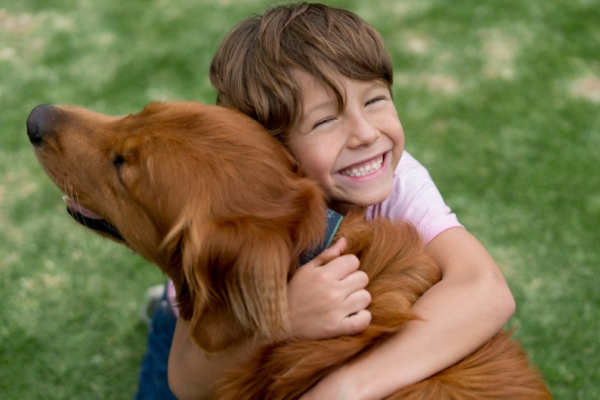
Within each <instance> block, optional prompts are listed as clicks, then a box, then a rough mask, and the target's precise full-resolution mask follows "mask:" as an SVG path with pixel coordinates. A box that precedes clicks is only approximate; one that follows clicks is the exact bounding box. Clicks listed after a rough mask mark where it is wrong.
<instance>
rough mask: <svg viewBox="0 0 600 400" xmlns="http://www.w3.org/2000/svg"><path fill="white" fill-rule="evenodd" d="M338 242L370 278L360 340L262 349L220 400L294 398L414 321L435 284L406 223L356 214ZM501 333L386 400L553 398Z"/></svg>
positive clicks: (435, 272)
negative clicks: (367, 318) (415, 309)
mask: <svg viewBox="0 0 600 400" xmlns="http://www.w3.org/2000/svg"><path fill="white" fill-rule="evenodd" d="M338 236H339V237H344V238H346V239H347V240H348V252H349V253H352V254H356V255H357V256H358V257H359V258H360V261H361V269H362V270H363V271H365V272H366V273H367V274H368V275H369V285H368V287H367V289H368V290H369V292H370V293H371V296H372V302H371V305H370V306H369V311H370V312H371V314H372V317H373V319H372V322H371V325H370V326H369V327H368V328H367V329H366V330H365V331H363V332H362V333H360V334H358V335H354V336H344V337H341V338H334V339H328V340H313V341H307V340H304V341H303V340H289V341H285V342H282V343H277V344H275V345H272V346H270V347H267V348H265V349H264V351H263V352H262V354H261V355H260V356H259V357H257V358H256V359H253V360H251V361H250V362H249V363H248V364H246V365H243V366H241V367H240V368H238V369H237V370H235V371H232V373H231V374H230V375H229V376H228V378H226V379H225V380H224V381H222V382H219V383H218V384H217V396H216V398H218V399H223V400H225V399H227V400H233V399H259V398H260V399H269V400H283V399H296V398H299V397H300V396H301V395H302V394H303V393H304V392H305V391H307V390H308V389H309V388H311V387H312V386H313V385H314V384H316V383H317V382H318V381H319V380H320V379H322V378H324V377H325V376H326V375H328V374H329V373H331V372H333V371H335V370H336V369H337V368H339V367H341V366H342V365H343V364H345V363H348V362H351V361H352V360H353V359H354V358H356V357H357V356H359V355H360V354H362V353H365V352H368V351H369V350H371V349H372V348H373V347H375V346H377V345H378V344H379V343H381V342H382V341H383V340H385V339H387V338H389V337H390V336H392V335H393V334H395V333H397V332H398V331H400V329H401V328H402V324H403V323H404V322H407V321H410V320H413V319H416V318H418V316H417V315H414V314H413V313H412V311H411V307H412V305H413V303H414V302H415V301H416V300H417V299H418V298H419V297H420V296H421V295H422V294H423V293H424V292H425V291H426V290H427V289H429V288H430V287H431V286H432V285H434V284H435V283H437V282H438V281H439V279H440V272H439V269H438V267H437V265H436V264H435V263H434V261H433V260H432V259H431V258H430V257H429V256H427V254H426V253H425V252H424V251H423V245H422V242H421V239H420V237H419V235H418V233H417V231H416V229H415V228H414V227H413V226H411V225H410V224H408V223H400V222H394V221H389V220H386V219H377V220H375V221H372V222H369V221H365V220H364V219H363V218H362V216H361V215H360V214H354V215H350V216H348V217H346V219H345V221H344V222H343V223H342V226H341V227H340V231H339V233H338ZM510 335H511V333H510V332H500V333H498V334H497V335H496V336H495V337H494V338H492V339H491V340H490V341H489V342H488V343H486V345H484V346H483V347H482V348H480V349H479V350H478V351H477V352H475V353H474V354H472V355H471V356H469V357H467V358H466V359H464V360H463V361H461V362H459V363H458V364H456V365H454V366H452V367H450V368H448V369H446V370H444V371H442V372H440V373H438V374H436V375H434V376H433V377H431V378H429V379H427V380H424V381H422V382H419V383H416V384H413V385H410V386H409V387H406V388H404V389H402V390H400V391H399V392H397V393H395V394H394V395H392V396H390V397H389V399H398V400H399V399H408V400H439V399H458V400H460V399H465V400H467V399H488V400H492V399H495V400H497V399H505V400H519V399H520V400H526V399H527V400H544V399H551V395H550V393H549V392H548V390H547V389H546V387H545V385H544V383H543V381H542V379H541V376H540V374H539V373H538V372H537V370H536V369H535V368H534V367H533V366H531V365H530V364H529V362H528V358H527V355H526V353H525V352H524V351H523V350H522V349H521V348H520V346H519V345H518V344H517V343H516V342H514V341H512V340H510Z"/></svg>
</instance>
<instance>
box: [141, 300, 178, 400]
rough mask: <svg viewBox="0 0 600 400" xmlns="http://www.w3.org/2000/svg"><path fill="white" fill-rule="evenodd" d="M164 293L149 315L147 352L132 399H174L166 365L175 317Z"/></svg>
mask: <svg viewBox="0 0 600 400" xmlns="http://www.w3.org/2000/svg"><path fill="white" fill-rule="evenodd" d="M166 292H167V291H166V290H165V294H163V298H162V300H161V302H160V304H159V305H158V307H157V309H156V311H155V312H154V315H153V316H152V324H151V325H150V329H149V331H148V349H147V350H146V354H145V355H144V360H143V361H142V367H141V369H140V378H139V385H138V391H137V394H136V395H135V400H177V398H176V397H175V396H174V395H173V393H172V392H171V389H169V381H168V375H167V365H168V362H169V351H170V350H171V343H173V335H174V333H175V324H176V323H177V317H175V315H174V314H173V310H172V309H171V305H170V304H169V301H168V300H167V293H166Z"/></svg>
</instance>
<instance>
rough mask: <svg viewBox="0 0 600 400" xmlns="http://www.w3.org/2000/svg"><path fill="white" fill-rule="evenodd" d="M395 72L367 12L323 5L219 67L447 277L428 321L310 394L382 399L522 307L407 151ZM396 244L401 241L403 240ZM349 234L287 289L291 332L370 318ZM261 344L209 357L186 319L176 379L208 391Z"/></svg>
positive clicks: (245, 101)
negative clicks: (410, 232)
mask: <svg viewBox="0 0 600 400" xmlns="http://www.w3.org/2000/svg"><path fill="white" fill-rule="evenodd" d="M392 72H393V71H392V66H391V62H390V60H389V56H388V55H387V53H386V52H385V49H384V48H383V44H382V41H381V38H380V36H379V35H378V34H377V32H376V31H375V30H374V29H373V28H372V27H370V26H369V25H367V24H366V23H365V22H364V21H362V20H361V19H360V18H358V17H357V16H356V15H354V14H352V13H350V12H348V11H345V10H340V9H336V8H334V7H329V6H325V5H320V4H305V3H301V4H293V5H290V6H279V7H275V8H272V9H270V10H268V11H267V12H266V13H265V14H264V15H263V16H258V17H252V18H249V19H247V20H245V21H243V22H242V23H241V24H239V25H238V26H237V27H236V28H234V30H232V31H231V32H230V33H229V35H228V36H227V37H226V38H225V40H224V41H223V43H222V44H221V47H220V48H219V50H218V52H217V54H216V55H215V58H214V60H213V63H212V65H211V81H212V83H213V85H214V86H215V88H216V89H217V91H218V103H220V104H222V105H225V106H229V107H235V108H238V109H240V110H241V111H243V112H245V113H247V114H248V115H250V116H252V117H253V118H255V119H257V120H258V121H259V122H261V123H262V124H263V125H264V126H265V127H266V128H267V129H268V130H269V131H270V132H271V133H272V134H273V135H275V136H276V137H278V138H279V139H280V140H281V142H282V145H284V146H288V148H289V149H290V150H291V151H292V152H293V154H294V155H295V156H296V157H297V159H298V161H299V163H300V165H301V167H302V169H303V171H304V172H305V173H306V174H307V175H309V176H311V177H313V178H314V179H316V180H317V181H318V182H319V183H320V184H321V185H322V187H323V189H324V190H325V192H326V194H327V195H328V197H329V199H330V202H331V204H330V206H331V207H332V208H333V209H336V210H337V211H339V212H344V211H345V210H347V209H348V208H349V207H351V206H353V205H361V206H368V217H369V218H374V217H377V216H382V217H387V218H397V219H407V220H409V221H411V222H412V223H413V224H414V225H415V226H417V228H418V229H419V231H420V233H421V234H422V235H423V237H424V241H425V243H426V247H425V249H426V251H427V252H428V253H429V254H430V255H431V256H432V257H433V258H434V259H435V260H436V261H437V263H438V265H439V267H440V270H441V272H442V276H443V279H442V281H441V282H440V283H438V284H437V285H435V286H434V287H432V288H431V289H430V290H429V291H427V293H425V294H424V295H423V297H422V298H421V299H420V300H419V301H418V302H417V303H416V304H415V305H414V310H415V312H416V313H417V314H418V315H419V316H420V317H421V318H422V319H421V320H418V321H412V322H410V323H408V324H407V325H406V327H405V329H403V330H402V331H401V332H400V333H399V334H398V335H396V336H394V337H392V338H390V339H389V340H388V341H386V342H385V343H383V344H382V345H381V346H379V347H377V348H376V349H374V351H373V352H371V353H370V354H369V355H368V356H366V357H364V358H361V359H360V360H357V361H354V362H352V363H350V364H348V365H346V366H345V367H343V368H342V369H340V370H339V371H336V372H335V373H333V374H331V375H329V376H328V377H327V378H325V379H323V380H322V381H321V382H320V383H319V384H317V385H316V386H315V387H314V388H312V389H311V390H310V391H309V392H308V393H306V394H305V395H304V396H303V397H302V398H303V399H381V398H384V397H386V396H388V395H390V394H391V393H393V392H394V391H395V390H397V389H399V388H401V387H403V386H406V385H408V384H411V383H414V382H417V381H419V380H422V379H425V378H427V377H428V376H431V375H433V374H435V373H436V372H438V371H440V370H442V369H444V368H446V367H448V366H450V365H452V364H454V363H455V362H457V361H459V360H460V359H462V358H464V357H465V356H467V355H468V354H469V353H471V352H472V351H474V350H475V349H477V348H478V347H480V346H481V345H482V344H483V343H484V342H485V341H487V340H488V339H489V338H491V337H492V336H493V334H494V333H496V332H497V331H498V330H499V329H501V327H502V326H503V325H504V324H505V322H506V321H507V320H508V319H509V318H510V316H511V315H512V313H513V312H514V301H513V299H512V295H511V294H510V291H509V289H508V287H507V285H506V282H505V280H504V278H503V276H502V274H501V273H500V271H499V270H498V268H497V266H496V264H495V263H494V261H493V260H492V258H491V257H490V256H489V254H488V253H487V251H486V250H485V249H484V248H483V247H482V246H481V244H479V242H478V241H477V240H476V239H475V238H474V237H473V236H471V235H470V234H469V233H468V232H467V231H466V230H465V229H464V228H463V227H462V226H461V225H460V224H459V223H458V221H457V220H456V218H455V216H454V215H453V214H451V213H450V211H449V209H448V208H447V207H446V206H445V205H444V203H443V200H442V198H441V196H440V195H439V193H438V191H437V189H436V188H435V185H433V182H432V181H431V178H430V177H429V175H428V174H427V171H426V170H425V169H424V168H423V167H422V166H420V164H418V163H417V162H416V161H415V160H414V159H413V158H412V157H411V156H410V155H408V154H407V153H405V152H404V151H403V149H404V132H403V131H402V126H401V124H400V121H399V120H398V116H397V114H396V111H395V108H394V106H393V103H392V100H391V91H390V89H391V84H392ZM393 245H394V244H393V243H390V246H393ZM344 246H345V241H344V240H343V239H341V240H339V241H338V242H337V243H335V244H334V245H333V246H332V247H331V248H329V249H327V250H326V251H324V252H323V253H322V254H321V255H320V256H318V257H317V258H316V259H314V260H312V261H311V262H309V263H307V264H306V265H304V266H303V267H302V268H300V269H299V271H298V272H297V274H296V275H295V276H294V277H293V279H292V280H291V282H290V283H289V303H290V316H291V324H292V329H291V331H292V334H293V335H294V336H296V337H303V338H313V339H315V338H326V337H334V336H339V335H345V334H354V333H358V332H360V331H362V330H363V329H364V328H365V327H366V326H367V325H368V324H369V322H370V314H369V313H368V311H367V310H366V307H367V306H368V304H369V302H370V297H369V295H368V293H367V292H366V291H365V290H364V288H365V286H366V284H367V282H366V277H365V275H364V274H362V273H361V272H360V271H357V268H358V260H357V259H356V257H354V256H353V255H343V253H344ZM257 342H258V341H252V342H251V343H245V344H244V345H241V346H240V347H239V348H237V349H235V350H233V351H230V352H226V353H224V354H216V355H214V356H212V357H211V358H207V357H206V356H205V355H204V354H203V353H202V351H201V350H200V349H198V348H197V347H196V346H195V345H194V344H193V343H192V342H191V339H190V338H189V333H188V323H187V321H183V320H181V319H180V320H178V322H177V327H176V331H175V336H174V341H173V346H172V348H171V355H170V359H169V383H170V385H171V389H172V390H173V392H174V393H175V394H176V395H177V397H178V398H180V399H188V398H189V399H192V398H204V397H207V396H208V395H209V393H210V383H211V382H213V381H214V380H215V379H217V378H218V377H219V376H221V375H220V374H221V371H222V369H223V368H227V367H231V366H233V365H236V364H237V363H240V362H243V360H244V359H245V358H246V357H247V356H248V355H250V354H252V351H253V350H254V349H256V348H257V346H258V343H257Z"/></svg>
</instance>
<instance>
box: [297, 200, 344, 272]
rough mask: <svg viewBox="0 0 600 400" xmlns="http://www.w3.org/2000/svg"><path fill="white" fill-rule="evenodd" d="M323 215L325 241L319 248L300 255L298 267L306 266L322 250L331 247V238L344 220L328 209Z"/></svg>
mask: <svg viewBox="0 0 600 400" xmlns="http://www.w3.org/2000/svg"><path fill="white" fill-rule="evenodd" d="M325 215H326V216H327V221H326V225H325V239H324V240H323V243H321V244H320V245H319V246H316V247H314V248H312V249H309V250H307V251H305V252H304V253H303V254H302V256H300V265H304V264H306V263H307V262H309V261H310V260H312V259H313V258H315V257H316V256H318V255H319V254H321V252H323V250H325V249H326V248H328V247H329V246H330V245H331V241H332V240H333V237H334V236H335V234H336V232H337V230H338V228H339V227H340V224H341V223H342V219H344V216H343V215H341V214H338V213H336V212H335V211H333V210H330V209H329V208H328V209H326V210H325Z"/></svg>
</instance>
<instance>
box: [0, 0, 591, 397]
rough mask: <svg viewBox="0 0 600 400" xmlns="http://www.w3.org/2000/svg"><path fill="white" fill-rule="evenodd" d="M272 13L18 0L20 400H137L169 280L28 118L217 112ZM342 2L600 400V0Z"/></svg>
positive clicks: (14, 345)
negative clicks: (223, 55) (150, 292)
mask: <svg viewBox="0 0 600 400" xmlns="http://www.w3.org/2000/svg"><path fill="white" fill-rule="evenodd" d="M269 3H270V2H269V1H259V0H255V1H244V2H242V1H235V0H229V1H226V0H222V1H217V2H214V1H211V2H209V1H200V0H195V1H191V0H187V1H186V0H180V1H177V2H169V1H166V0H154V1H141V0H137V1H133V0H131V1H117V0H105V1H103V2H92V1H89V0H65V1H56V0H44V1H42V0H38V1H33V0H21V1H19V2H15V1H8V0H0V226H1V228H2V229H0V293H2V299H3V301H2V302H0V321H2V323H1V324H0V360H2V361H1V362H0V397H1V398H3V399H42V398H43V399H127V398H131V397H132V395H133V393H134V391H135V387H136V382H137V369H138V366H139V363H140V359H141V357H142V354H143V352H144V348H145V337H146V330H145V327H144V326H143V325H142V324H141V323H140V322H139V321H138V319H137V308H138V306H139V304H140V303H141V301H142V299H143V297H144V292H145V290H146V288H147V287H148V286H151V285H153V284H156V283H160V282H162V281H163V280H164V278H163V277H162V276H161V275H160V273H159V272H158V270H157V269H156V268H154V267H151V266H149V265H147V264H146V263H145V262H144V261H143V260H141V259H140V258H138V257H136V256H133V255H131V254H129V253H128V252H127V250H126V249H123V248H120V247H118V246H116V245H113V244H111V243H109V242H108V241H106V240H102V239H100V238H98V237H96V236H95V235H92V234H88V233H87V232H85V231H83V230H82V228H79V227H78V226H75V224H74V223H73V222H72V221H71V220H70V219H69V218H68V217H67V216H66V214H65V213H64V209H63V206H62V205H61V201H60V195H61V194H60V193H59V192H58V190H57V189H55V188H54V187H53V185H52V184H51V183H50V181H49V180H48V179H47V178H46V177H45V175H44V173H43V171H42V170H41V168H40V167H39V166H38V165H37V162H36V160H35V158H34V156H33V152H32V151H31V149H30V146H29V143H28V142H27V138H26V135H25V129H24V125H25V120H26V118H27V115H28V113H29V111H30V110H31V109H32V108H33V107H34V106H36V105H38V104H42V103H51V104H76V105H82V106H85V107H88V108H91V109H94V110H95V111H99V112H104V113H108V114H126V113H132V112H136V111H139V110H140V109H141V108H142V107H143V106H144V105H145V104H146V103H148V102H150V101H153V100H198V101H204V102H209V103H212V102H214V93H213V91H212V89H211V88H210V84H209V81H208V65H209V62H210V59H211V57H212V54H213V53H214V51H215V49H216V46H217V45H218V43H219V41H220V40H221V38H222V37H223V35H224V34H225V32H226V31H227V30H228V29H229V28H230V27H231V26H233V24H234V23H236V22H237V21H239V20H241V19H242V18H244V17H246V16H248V15H249V14H251V13H260V12H262V10H263V9H264V7H265V6H266V5H268V4H269ZM328 3H329V4H332V5H337V6H342V7H345V8H349V9H351V10H353V11H355V12H357V13H358V14H359V15H361V16H362V17H363V18H365V19H366V20H367V21H368V22H369V23H371V24H372V25H373V26H375V27H376V28H377V29H378V30H379V31H380V32H381V33H382V35H383V37H384V40H385V42H386V45H387V47H388V49H389V52H390V54H391V55H392V58H393V61H394V65H395V69H396V74H395V84H394V92H395V99H396V106H397V109H398V112H399V115H400V118H401V120H402V123H403V125H404V128H405V132H406V135H407V149H408V150H409V151H410V152H411V153H413V155H415V156H416V157H417V159H419V160H420V161H421V162H422V163H424V164H425V165H426V167H427V168H428V169H429V171H430V173H431V174H432V176H433V178H434V180H435V181H436V183H437V185H438V187H439V188H440V191H441V192H442V194H443V195H444V197H445V199H446V202H447V203H448V204H449V205H450V206H451V207H452V209H453V210H454V211H455V212H456V213H457V214H458V216H459V219H460V220H461V221H462V222H463V224H464V225H465V226H467V228H468V229H469V230H470V231H471V232H473V233H474V234H475V235H476V236H477V237H478V238H479V239H480V240H481V241H482V242H483V243H484V244H485V246H486V247H487V248H488V250H489V251H490V252H491V254H492V255H493V256H494V258H495V259H496V261H497V262H498V264H499V265H500V267H501V268H502V270H503V271H504V273H505V275H506V277H507V279H508V281H509V284H510V286H511V288H512V291H513V293H514V295H515V298H516V300H517V304H518V309H517V312H516V314H515V316H514V317H513V318H512V320H511V321H510V323H509V325H510V326H518V327H519V330H518V332H517V337H518V338H519V340H521V341H522V343H523V345H524V347H525V348H526V349H527V350H528V352H529V353H530V355H531V358H532V360H533V362H534V363H535V364H537V365H538V366H539V368H540V369H541V370H542V372H543V373H544V375H545V378H546V380H547V382H548V385H549V387H550V389H551V391H552V392H553V394H554V396H555V398H556V399H586V400H587V399H593V398H600V389H598V384H597V382H598V381H599V380H600V359H599V358H598V357H597V355H598V354H600V341H599V340H598V332H599V331H600V322H599V321H600V294H599V293H600V292H599V291H598V290H597V282H598V278H597V277H596V273H597V272H598V269H599V265H600V253H599V252H598V250H597V249H598V245H597V243H596V242H597V240H598V238H599V233H600V229H599V226H600V174H598V172H597V171H598V168H597V166H596V163H597V160H598V149H599V148H600V128H599V127H600V61H599V59H598V54H600V25H598V23H597V22H598V21H599V20H600V1H598V0H587V1H586V0H569V1H567V0H556V1H553V2H547V1H545V0H530V1H527V2H523V1H516V0H503V1H499V0H496V1H489V2H478V1H473V0H465V1H462V2H447V1H442V0H419V1H417V0H406V1H397V2H393V3H392V2H387V1H383V0H372V1H369V2H364V1H358V0H357V1H352V0H348V1H329V2H328ZM390 4H392V5H390Z"/></svg>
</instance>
